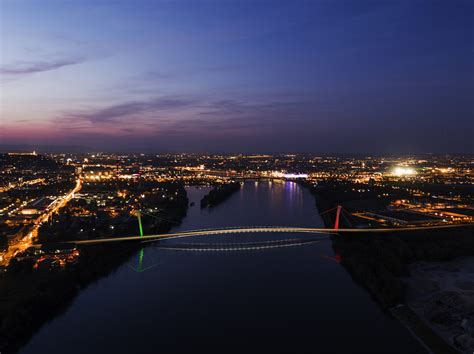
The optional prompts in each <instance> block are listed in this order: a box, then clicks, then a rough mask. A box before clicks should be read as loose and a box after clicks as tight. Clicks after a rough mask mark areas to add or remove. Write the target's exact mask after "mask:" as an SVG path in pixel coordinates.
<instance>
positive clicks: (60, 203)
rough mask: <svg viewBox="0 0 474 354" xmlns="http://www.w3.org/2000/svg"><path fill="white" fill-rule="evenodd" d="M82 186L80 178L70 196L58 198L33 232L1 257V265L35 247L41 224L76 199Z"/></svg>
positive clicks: (33, 227) (33, 226)
mask: <svg viewBox="0 0 474 354" xmlns="http://www.w3.org/2000/svg"><path fill="white" fill-rule="evenodd" d="M81 187H82V184H81V179H80V178H78V179H77V181H76V186H75V187H74V189H72V190H71V191H70V192H69V193H68V194H66V195H65V196H63V197H58V198H57V199H56V200H55V201H54V202H53V203H52V207H51V208H48V209H46V211H45V213H44V214H42V215H40V216H39V217H38V218H37V219H36V220H35V221H34V222H33V225H32V228H31V230H30V231H29V232H28V234H27V235H26V236H25V237H23V238H22V239H21V240H19V241H18V242H17V243H15V244H13V245H10V246H9V247H8V250H7V252H5V253H3V254H2V255H1V256H0V265H1V266H7V265H8V263H9V262H10V259H11V258H12V257H14V256H15V254H16V253H18V252H22V251H24V250H26V249H27V248H28V247H31V246H34V245H33V239H34V238H35V237H37V236H38V229H39V228H40V226H41V223H43V222H46V221H48V219H49V218H50V217H51V216H52V215H53V214H54V213H56V212H58V211H59V209H61V208H62V207H64V206H66V204H67V203H68V202H69V201H70V200H71V199H72V198H73V197H74V194H75V193H77V192H79V191H80V190H81Z"/></svg>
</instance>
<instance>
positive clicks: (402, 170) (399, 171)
mask: <svg viewBox="0 0 474 354" xmlns="http://www.w3.org/2000/svg"><path fill="white" fill-rule="evenodd" d="M392 175H394V176H397V177H404V176H414V175H416V171H415V170H414V169H413V168H411V167H401V166H398V167H395V168H394V169H393V171H392Z"/></svg>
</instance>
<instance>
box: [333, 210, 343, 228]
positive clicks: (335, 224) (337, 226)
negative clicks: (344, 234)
mask: <svg viewBox="0 0 474 354" xmlns="http://www.w3.org/2000/svg"><path fill="white" fill-rule="evenodd" d="M341 210H342V206H341V205H338V206H337V211H336V222H335V223H334V230H339V217H340V215H341Z"/></svg>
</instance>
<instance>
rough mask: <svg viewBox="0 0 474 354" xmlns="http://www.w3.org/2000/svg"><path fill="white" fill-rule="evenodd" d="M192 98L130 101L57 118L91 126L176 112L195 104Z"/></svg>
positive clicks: (195, 101) (60, 120) (61, 120)
mask: <svg viewBox="0 0 474 354" xmlns="http://www.w3.org/2000/svg"><path fill="white" fill-rule="evenodd" d="M197 103H198V101H197V100H195V99H192V98H182V97H160V98H154V99H151V100H145V101H130V102H124V103H119V104H115V105H111V106H108V107H105V108H101V109H97V110H89V111H85V112H73V113H68V114H66V115H65V116H63V117H60V118H59V122H65V123H70V122H73V121H75V122H79V121H88V122H90V123H92V124H99V125H100V124H106V123H113V122H116V121H117V119H119V118H122V117H128V116H134V115H137V114H145V113H150V112H156V111H166V110H177V109H182V108H186V107H190V106H192V105H194V104H197Z"/></svg>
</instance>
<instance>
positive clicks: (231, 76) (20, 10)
mask: <svg viewBox="0 0 474 354" xmlns="http://www.w3.org/2000/svg"><path fill="white" fill-rule="evenodd" d="M0 114H1V116H0V144H40V145H81V146H87V147H90V148H93V149H100V150H107V151H134V152H138V151H143V152H243V153H245V152H314V153H351V152H357V153H364V152H367V153H422V152H434V153H474V139H473V137H474V1H471V0H466V1H464V0H445V1H437V0H406V1H405V0H393V1H391V0H376V1H365V0H353V1H345V0H311V1H302V0H289V1H278V0H271V1H263V0H260V1H259V0H246V1H238V0H213V1H204V0H203V1H200V0H193V1H185V0H174V1H159V0H155V1H151V0H127V1H119V0H107V1H103V0H42V1H37V0H0Z"/></svg>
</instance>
